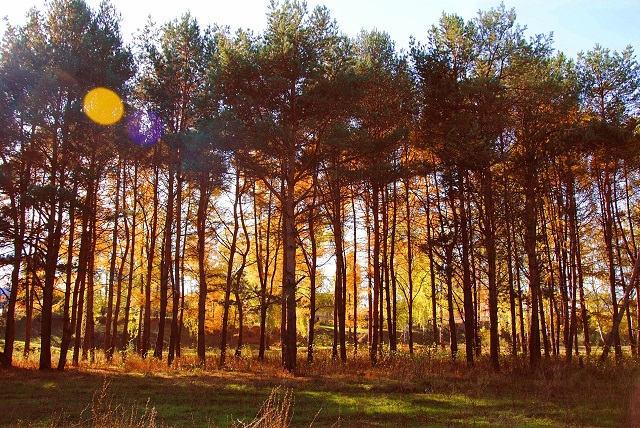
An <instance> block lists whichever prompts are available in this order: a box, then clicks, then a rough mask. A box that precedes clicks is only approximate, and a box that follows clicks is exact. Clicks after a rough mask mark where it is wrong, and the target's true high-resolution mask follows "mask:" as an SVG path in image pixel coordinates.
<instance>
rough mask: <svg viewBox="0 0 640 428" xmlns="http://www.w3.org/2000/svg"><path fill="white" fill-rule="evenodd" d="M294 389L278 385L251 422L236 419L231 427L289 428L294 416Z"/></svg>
mask: <svg viewBox="0 0 640 428" xmlns="http://www.w3.org/2000/svg"><path fill="white" fill-rule="evenodd" d="M293 406H294V404H293V391H292V390H290V389H284V390H282V388H280V387H277V388H274V389H272V390H271V393H270V394H269V398H267V400H266V401H265V402H264V403H263V404H262V407H261V408H260V412H259V413H258V414H257V415H256V417H255V419H254V420H252V421H251V422H247V423H245V422H242V421H235V422H233V423H232V424H231V425H230V427H231V428H287V427H288V426H289V425H290V424H291V418H292V416H293Z"/></svg>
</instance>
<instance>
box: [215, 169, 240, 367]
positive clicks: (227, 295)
mask: <svg viewBox="0 0 640 428" xmlns="http://www.w3.org/2000/svg"><path fill="white" fill-rule="evenodd" d="M241 196H242V191H241V189H240V171H238V170H237V169H236V180H235V199H234V201H233V228H232V229H231V243H230V245H229V258H228V260H227V278H226V284H225V288H224V311H223V312H222V329H221V331H220V366H221V367H223V366H224V364H225V360H226V355H227V336H228V334H229V332H228V324H229V306H230V299H231V289H232V287H233V282H234V277H235V275H234V273H233V263H234V258H235V255H236V249H237V245H238V232H239V230H240V219H239V217H238V216H239V214H238V207H239V206H240V198H241Z"/></svg>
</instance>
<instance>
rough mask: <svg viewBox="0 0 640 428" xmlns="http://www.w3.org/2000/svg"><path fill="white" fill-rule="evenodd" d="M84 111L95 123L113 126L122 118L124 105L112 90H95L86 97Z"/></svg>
mask: <svg viewBox="0 0 640 428" xmlns="http://www.w3.org/2000/svg"><path fill="white" fill-rule="evenodd" d="M83 110H84V112H85V114H86V115H87V116H89V119H91V120H93V121H94V122H96V123H98V124H100V125H113V124H114V123H116V122H118V121H119V120H120V118H122V114H123V113H124V104H122V101H121V100H120V97H119V96H118V94H116V93H115V92H113V91H112V90H111V89H107V88H95V89H92V90H90V91H89V93H87V95H86V96H85V97H84V103H83Z"/></svg>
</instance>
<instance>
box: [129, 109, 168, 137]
mask: <svg viewBox="0 0 640 428" xmlns="http://www.w3.org/2000/svg"><path fill="white" fill-rule="evenodd" d="M127 133H128V134H129V138H131V139H132V140H133V141H135V142H136V143H138V144H142V145H143V146H147V145H151V144H155V143H156V142H158V140H159V139H160V138H161V137H162V134H163V126H162V120H161V119H160V117H159V116H158V115H157V114H156V113H154V112H152V111H150V110H141V111H136V112H135V113H133V114H132V115H131V116H130V117H129V120H128V121H127Z"/></svg>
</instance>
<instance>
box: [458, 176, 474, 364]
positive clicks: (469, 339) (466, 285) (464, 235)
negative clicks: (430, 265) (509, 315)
mask: <svg viewBox="0 0 640 428" xmlns="http://www.w3.org/2000/svg"><path fill="white" fill-rule="evenodd" d="M465 182H466V172H465V171H463V170H462V168H459V169H458V198H459V202H460V207H459V212H460V214H459V218H460V239H461V241H462V242H461V244H462V294H463V300H464V302H463V303H464V335H465V339H464V340H465V349H466V355H467V365H468V366H473V354H474V348H475V343H474V342H475V340H474V339H475V328H474V324H475V323H474V312H475V311H474V307H473V289H472V286H473V284H472V283H471V269H470V265H469V259H470V254H469V252H470V242H469V221H468V219H467V202H466V196H465V193H466V190H465V189H466V185H465Z"/></svg>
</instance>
